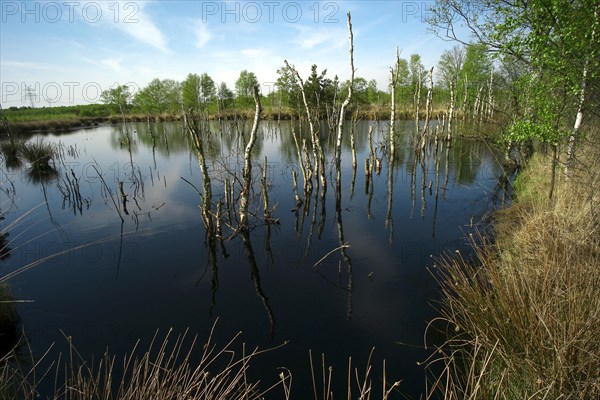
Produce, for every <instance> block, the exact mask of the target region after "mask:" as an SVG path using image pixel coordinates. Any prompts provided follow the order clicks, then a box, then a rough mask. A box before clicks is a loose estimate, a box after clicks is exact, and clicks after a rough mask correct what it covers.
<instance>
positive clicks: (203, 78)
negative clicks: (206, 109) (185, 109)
mask: <svg viewBox="0 0 600 400" xmlns="http://www.w3.org/2000/svg"><path fill="white" fill-rule="evenodd" d="M216 94H217V88H216V86H215V81H213V79H212V78H211V77H210V76H209V75H208V74H207V73H203V74H202V75H200V101H201V102H202V104H204V105H207V104H209V103H210V102H211V101H213V100H214V99H215V96H216Z"/></svg>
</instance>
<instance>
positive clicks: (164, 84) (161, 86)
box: [133, 79, 180, 115]
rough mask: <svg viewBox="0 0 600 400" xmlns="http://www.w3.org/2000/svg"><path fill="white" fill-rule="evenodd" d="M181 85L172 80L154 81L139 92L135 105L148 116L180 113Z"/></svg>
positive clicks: (134, 101) (134, 99) (135, 97)
mask: <svg viewBox="0 0 600 400" xmlns="http://www.w3.org/2000/svg"><path fill="white" fill-rule="evenodd" d="M179 90H180V86H179V83H177V82H176V81H174V80H172V79H164V80H160V79H153V80H152V81H151V82H150V83H149V84H148V85H147V86H146V87H145V88H143V89H142V90H140V91H139V92H137V93H136V94H135V96H134V98H133V105H134V107H136V108H137V109H138V110H139V111H141V112H143V113H145V114H146V115H156V114H160V113H163V112H169V113H174V112H176V111H178V100H179Z"/></svg>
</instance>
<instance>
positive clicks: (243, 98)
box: [235, 70, 258, 106]
mask: <svg viewBox="0 0 600 400" xmlns="http://www.w3.org/2000/svg"><path fill="white" fill-rule="evenodd" d="M254 85H258V79H257V78H256V75H254V72H248V71H247V70H243V71H242V72H240V76H239V77H238V79H237V80H236V81H235V92H236V95H237V99H238V103H239V104H240V105H241V106H247V105H249V104H251V103H252V104H253V100H252V90H253V88H254Z"/></svg>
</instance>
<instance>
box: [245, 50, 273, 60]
mask: <svg viewBox="0 0 600 400" xmlns="http://www.w3.org/2000/svg"><path fill="white" fill-rule="evenodd" d="M241 53H242V54H243V55H244V56H246V57H248V58H265V57H268V56H270V52H269V51H268V50H266V49H264V48H248V49H242V51H241Z"/></svg>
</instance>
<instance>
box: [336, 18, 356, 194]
mask: <svg viewBox="0 0 600 400" xmlns="http://www.w3.org/2000/svg"><path fill="white" fill-rule="evenodd" d="M347 16H348V39H349V41H350V49H349V53H350V84H349V85H348V95H347V96H346V99H345V100H344V102H343V103H342V106H341V107H340V117H339V120H338V126H337V140H336V144H335V163H336V168H337V174H336V175H337V176H336V178H337V180H338V183H339V180H340V178H341V171H340V163H341V159H342V135H343V132H344V119H345V114H346V107H348V104H350V101H351V100H352V91H353V86H354V36H353V34H352V21H351V18H350V12H349V11H348V14H347Z"/></svg>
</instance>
